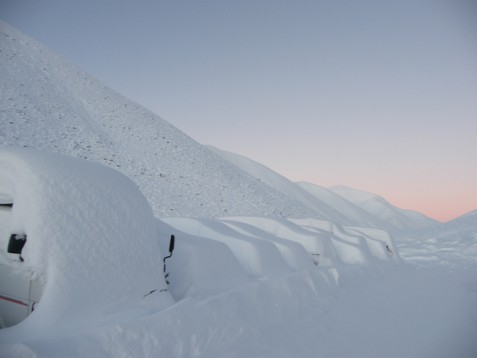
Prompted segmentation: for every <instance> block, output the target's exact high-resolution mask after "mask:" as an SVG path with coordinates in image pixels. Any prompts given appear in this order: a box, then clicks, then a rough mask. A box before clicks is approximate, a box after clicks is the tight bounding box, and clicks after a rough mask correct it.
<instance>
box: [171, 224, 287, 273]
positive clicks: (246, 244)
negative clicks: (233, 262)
mask: <svg viewBox="0 0 477 358" xmlns="http://www.w3.org/2000/svg"><path fill="white" fill-rule="evenodd" d="M163 220H164V221H165V222H166V223H168V224H169V225H172V226H174V227H175V228H177V229H180V230H182V231H184V232H187V233H188V234H191V235H195V236H200V237H206V238H210V239H213V240H217V241H220V242H222V243H224V244H226V245H227V246H228V247H229V248H230V249H231V250H232V252H233V253H234V255H235V257H236V258H237V260H238V261H239V262H240V263H241V265H242V267H243V268H244V269H245V271H246V272H247V273H248V274H249V275H251V276H252V277H256V278H264V277H267V276H282V275H284V274H286V273H289V272H291V270H290V268H289V267H288V266H287V264H286V262H285V260H284V259H283V257H282V256H281V254H280V252H279V251H278V249H277V247H276V246H275V245H273V244H272V243H270V242H269V241H266V240H261V239H257V238H254V237H250V236H246V235H243V234H240V233H239V232H237V231H234V230H232V229H231V228H229V227H228V226H226V225H225V224H223V223H220V222H219V221H217V220H208V219H192V218H166V219H163Z"/></svg>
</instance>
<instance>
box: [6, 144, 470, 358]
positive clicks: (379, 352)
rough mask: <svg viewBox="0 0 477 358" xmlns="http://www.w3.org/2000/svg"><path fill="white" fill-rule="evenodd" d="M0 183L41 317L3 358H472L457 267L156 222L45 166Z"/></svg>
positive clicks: (318, 237) (54, 164) (346, 240)
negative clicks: (22, 239) (171, 246)
mask: <svg viewBox="0 0 477 358" xmlns="http://www.w3.org/2000/svg"><path fill="white" fill-rule="evenodd" d="M0 167H1V169H2V171H1V173H2V174H1V175H0V194H2V195H3V196H10V197H11V198H13V202H14V206H13V207H14V212H13V214H12V224H11V226H12V228H14V231H22V232H24V233H25V234H27V237H28V240H27V244H26V245H25V248H24V253H23V256H24V259H25V261H24V262H23V263H21V262H19V261H16V262H13V263H11V264H12V265H13V266H14V267H16V268H17V270H18V271H19V274H23V275H25V274H26V275H29V276H31V277H35V276H40V277H41V279H42V280H43V281H44V282H45V288H44V293H43V296H42V299H41V301H40V303H39V305H38V308H37V309H36V310H35V311H34V312H33V313H32V314H31V315H30V316H29V317H28V318H27V319H26V320H24V321H23V322H21V323H20V324H18V325H16V326H13V327H10V328H6V329H3V330H2V331H0V352H1V353H2V356H5V357H10V356H11V357H18V356H23V357H37V356H38V357H65V356H81V357H87V356H88V357H89V356H104V357H117V356H131V357H158V356H159V357H224V356H227V357H291V356H293V357H449V356H452V357H454V356H455V357H469V358H470V357H474V356H475V354H476V353H477V343H476V341H475V339H474V338H475V332H476V331H477V306H476V305H475V302H477V275H476V273H477V270H476V268H477V265H475V262H473V263H472V262H471V261H470V260H466V261H463V260H462V259H463V257H456V256H455V255H451V256H449V259H448V261H441V264H439V265H438V264H435V263H434V264H429V262H427V263H426V265H415V264H409V263H406V262H405V261H403V260H402V259H401V258H400V256H399V254H398V250H397V249H396V247H395V245H394V241H393V239H392V237H391V236H390V235H389V234H388V233H387V232H385V231H383V230H380V229H375V228H363V227H344V226H341V225H339V224H336V223H331V222H329V221H325V220H320V219H293V220H286V219H283V218H272V217H227V218H223V219H220V220H219V219H192V218H167V219H163V220H159V219H154V218H153V216H152V212H151V211H150V209H149V208H148V205H147V203H146V201H145V199H144V198H143V197H142V195H141V194H140V193H139V192H138V190H137V189H136V187H135V186H134V185H133V184H132V182H130V181H129V180H127V178H125V177H124V176H122V175H121V174H119V173H117V172H114V171H113V170H111V169H107V168H105V167H101V166H98V165H96V164H92V163H89V162H86V161H83V160H78V159H74V158H70V157H64V156H60V155H57V154H52V153H46V152H39V151H36V150H31V149H29V150H26V149H4V150H2V151H0ZM469 217H470V219H469ZM469 217H468V218H464V219H468V220H465V222H466V223H467V226H466V227H467V228H468V230H470V229H469V227H472V225H473V224H472V223H473V222H474V220H475V215H469ZM472 219H474V220H472ZM450 227H451V228H452V227H454V225H450ZM453 232H455V231H453ZM470 232H472V231H471V230H470ZM171 234H174V235H175V237H176V249H175V251H174V253H173V256H172V257H171V258H170V259H169V260H168V262H167V272H169V281H170V284H169V285H168V286H166V284H165V282H164V276H163V272H162V256H164V255H165V253H166V252H167V250H168V249H167V247H168V238H169V236H170V235H171ZM410 242H411V240H408V242H407V245H408V246H407V247H411V246H412V244H411V243H410ZM474 242H475V236H474ZM416 247H418V245H417V244H416ZM3 250H4V248H3ZM403 251H404V252H405V253H406V254H407V255H409V256H408V257H405V259H407V260H409V261H413V260H415V257H413V256H412V250H403ZM422 254H423V253H422V252H420V255H422ZM466 254H467V255H468V256H469V257H474V258H475V255H474V252H473V251H466ZM2 255H3V256H8V255H9V254H5V252H4V251H3V252H2ZM7 259H10V260H11V257H10V258H9V257H7ZM451 263H452V264H451ZM154 290H155V291H154ZM151 291H154V292H153V294H150V295H148V293H149V292H151ZM161 291H162V292H161Z"/></svg>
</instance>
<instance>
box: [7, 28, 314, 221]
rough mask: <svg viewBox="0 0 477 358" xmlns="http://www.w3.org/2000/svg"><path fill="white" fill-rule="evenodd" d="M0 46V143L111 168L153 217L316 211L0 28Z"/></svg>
mask: <svg viewBox="0 0 477 358" xmlns="http://www.w3.org/2000/svg"><path fill="white" fill-rule="evenodd" d="M0 41H1V52H0V76H1V78H2V82H1V84H0V86H1V91H2V96H1V98H0V108H1V110H0V146H12V145H13V146H23V147H33V148H39V149H46V150H51V151H55V152H60V153H64V154H69V155H73V156H76V157H80V158H84V159H88V160H92V161H95V162H99V163H102V164H105V165H108V166H110V167H113V168H115V169H117V170H119V171H121V172H122V173H124V174H126V175H127V176H128V177H129V178H131V179H132V180H133V181H134V182H135V183H136V184H137V185H138V186H139V187H140V189H141V191H142V192H143V193H144V194H145V196H146V197H147V198H148V200H149V202H150V203H151V206H152V208H153V211H154V213H155V214H156V215H157V216H162V217H167V216H198V217H218V216H224V215H278V216H280V215H281V216H299V217H301V216H314V215H316V213H315V212H313V211H312V210H310V209H309V208H307V207H305V206H303V205H302V204H301V203H299V202H297V201H294V200H291V199H290V198H289V197H287V196H285V195H283V194H282V193H280V192H278V191H276V190H274V189H273V188H271V187H270V186H268V185H265V184H264V183H261V182H259V181H258V180H257V179H256V178H253V177H252V176H250V175H248V174H247V173H244V172H243V171H241V170H240V169H238V168H237V167H236V166H234V165H232V164H230V163H229V162H227V161H225V160H223V159H221V158H219V157H218V156H217V155H215V154H213V153H211V152H210V151H209V150H208V149H207V148H205V147H204V146H202V145H200V144H199V143H197V142H196V141H194V140H193V139H192V138H190V137H188V136H187V135H186V134H184V133H183V132H181V131H179V130H178V129H177V128H175V127H173V126H172V125H170V124H169V123H168V122H166V121H164V120H163V119H161V118H160V117H158V116H157V115H155V114H153V113H151V112H150V111H148V110H147V109H145V108H143V107H141V106H139V105H138V104H136V103H134V102H132V101H130V100H129V99H127V98H125V97H123V96H121V95H120V94H118V93H116V92H114V91H113V90H111V89H109V88H107V87H106V86H104V85H103V84H102V83H100V82H99V81H97V80H96V79H94V78H93V77H91V76H90V75H88V74H87V73H85V72H84V71H82V70H80V69H78V68H77V67H75V66H74V65H72V64H71V63H69V62H68V61H66V60H64V59H62V58H60V57H58V56H57V55H55V54H54V53H52V52H51V51H50V50H48V49H47V48H46V47H44V46H43V45H41V44H39V43H38V42H36V41H35V40H33V39H31V38H29V37H28V36H26V35H24V34H21V33H20V32H19V31H17V30H15V29H13V28H11V27H10V26H8V25H6V24H5V23H1V22H0Z"/></svg>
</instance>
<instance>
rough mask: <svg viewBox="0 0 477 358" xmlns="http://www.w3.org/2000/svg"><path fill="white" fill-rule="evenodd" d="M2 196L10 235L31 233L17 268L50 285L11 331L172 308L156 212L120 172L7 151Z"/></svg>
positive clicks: (1, 169) (0, 173)
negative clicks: (8, 207)
mask: <svg viewBox="0 0 477 358" xmlns="http://www.w3.org/2000/svg"><path fill="white" fill-rule="evenodd" d="M0 195H3V196H8V197H10V198H12V199H13V208H12V219H11V220H12V221H11V230H12V231H14V232H20V233H24V234H26V235H27V242H26V244H25V247H24V248H23V252H22V256H23V258H24V262H11V264H12V265H14V266H15V267H16V269H17V270H18V272H19V274H23V275H27V276H29V277H31V278H33V279H39V280H41V281H42V282H43V283H44V291H43V296H42V298H41V301H40V303H39V305H38V307H37V308H36V309H35V311H34V312H33V313H32V314H31V316H30V317H29V318H28V319H27V320H25V321H23V322H22V323H20V324H19V325H17V326H15V327H12V328H11V329H9V332H15V331H16V330H20V329H21V330H22V332H23V333H22V335H24V334H26V333H25V330H27V331H28V330H30V332H29V333H28V334H29V335H30V334H39V333H41V332H44V330H45V329H46V328H48V329H51V328H53V327H55V323H56V322H57V321H58V320H61V321H62V322H76V323H77V322H80V321H78V317H79V316H82V317H83V318H84V316H83V315H87V316H88V317H90V318H91V317H92V316H98V315H99V316H103V318H104V319H107V317H108V316H109V315H113V314H114V312H115V310H117V309H119V307H120V306H122V305H125V304H128V303H129V304H131V302H135V304H136V306H137V307H141V305H144V304H147V305H151V307H156V308H159V307H164V306H167V305H169V304H171V303H172V299H171V297H170V295H169V293H168V292H167V289H166V288H167V287H166V283H165V280H164V275H163V272H162V261H161V258H162V255H161V251H160V248H159V244H158V237H157V235H158V232H157V229H156V224H155V219H154V217H153V215H152V211H151V208H150V206H149V205H148V203H147V201H146V199H145V198H144V197H143V195H142V194H141V193H140V192H139V190H138V189H137V187H136V186H135V185H134V184H133V183H132V182H131V181H130V180H129V179H128V178H126V177H125V176H123V175H122V174H120V173H118V172H116V171H114V170H112V169H109V168H106V167H104V166H100V165H98V164H94V163H91V162H88V161H84V160H79V159H74V158H72V157H66V156H63V155H58V154H53V153H46V152H40V151H37V150H28V149H18V148H17V149H13V148H10V149H5V148H4V149H1V150H0ZM4 244H5V243H4V242H2V247H1V249H2V250H5V247H4V246H3V245H4ZM152 291H154V293H153V294H151V295H150V296H148V297H147V299H144V297H145V296H146V295H147V294H148V293H150V292H152ZM161 291H162V292H161ZM73 317H76V320H75V319H74V318H73ZM96 319H99V318H98V317H96ZM72 324H73V323H72ZM62 326H63V329H64V328H65V325H64V324H63V325H62ZM66 326H67V325H66Z"/></svg>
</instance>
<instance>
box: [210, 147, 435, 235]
mask: <svg viewBox="0 0 477 358" xmlns="http://www.w3.org/2000/svg"><path fill="white" fill-rule="evenodd" d="M208 148H209V149H210V150H211V151H213V152H214V153H216V154H217V155H219V156H220V157H222V158H224V159H225V160H227V161H229V162H231V163H232V164H234V165H236V166H237V167H239V168H240V169H242V170H243V171H245V172H247V173H248V174H250V175H252V176H254V177H256V178H257V179H258V180H260V181H261V182H263V183H265V184H267V185H269V186H270V187H272V188H274V189H276V190H277V191H280V192H281V193H284V194H285V195H287V196H288V197H289V198H293V199H294V200H296V201H299V202H300V203H302V204H303V205H305V206H307V207H309V208H310V209H312V210H314V211H315V212H316V213H317V215H314V216H313V217H315V218H321V219H326V220H329V221H333V222H335V223H338V224H341V225H346V226H366V227H375V228H381V229H385V230H387V231H392V232H400V231H403V230H408V229H416V228H419V229H422V228H425V227H429V226H433V225H435V224H436V223H437V222H436V221H435V220H432V219H430V218H428V217H426V216H424V215H422V214H419V213H415V212H412V211H410V210H402V209H399V208H396V207H395V206H393V205H392V204H390V203H389V202H387V201H386V200H384V199H383V198H380V197H378V196H377V195H374V194H370V193H365V192H361V191H358V190H354V191H352V189H349V191H350V192H351V191H352V193H353V194H355V195H354V196H352V195H349V198H348V196H347V195H345V187H334V188H332V189H331V190H330V189H326V188H323V187H321V186H319V185H316V184H312V183H304V182H298V183H293V182H291V181H290V180H288V179H287V178H285V177H283V176H282V175H280V174H278V173H276V172H274V171H273V170H271V169H269V168H267V167H266V166H264V165H262V164H260V163H257V162H255V161H253V160H251V159H249V158H246V157H244V156H241V155H238V154H235V153H231V152H228V151H225V150H221V149H218V148H214V147H211V146H209V147H208ZM334 191H336V192H334ZM358 194H359V195H360V196H361V197H363V199H362V200H355V199H356V198H357V197H358ZM371 203H375V204H371ZM362 206H363V207H362Z"/></svg>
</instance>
